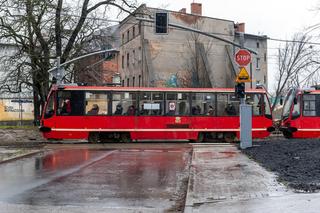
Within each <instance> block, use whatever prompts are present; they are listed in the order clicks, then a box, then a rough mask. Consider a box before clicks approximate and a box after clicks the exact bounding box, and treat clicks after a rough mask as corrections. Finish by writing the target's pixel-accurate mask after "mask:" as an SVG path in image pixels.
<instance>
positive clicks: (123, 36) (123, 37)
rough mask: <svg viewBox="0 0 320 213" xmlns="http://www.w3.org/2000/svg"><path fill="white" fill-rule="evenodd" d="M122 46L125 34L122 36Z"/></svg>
mask: <svg viewBox="0 0 320 213" xmlns="http://www.w3.org/2000/svg"><path fill="white" fill-rule="evenodd" d="M122 44H124V34H122Z"/></svg>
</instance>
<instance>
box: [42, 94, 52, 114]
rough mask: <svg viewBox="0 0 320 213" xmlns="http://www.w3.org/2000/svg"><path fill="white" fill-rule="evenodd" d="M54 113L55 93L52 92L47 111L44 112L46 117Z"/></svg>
mask: <svg viewBox="0 0 320 213" xmlns="http://www.w3.org/2000/svg"><path fill="white" fill-rule="evenodd" d="M53 114H54V94H51V95H50V98H49V101H48V103H47V107H46V111H45V113H44V118H51V117H52V116H53Z"/></svg>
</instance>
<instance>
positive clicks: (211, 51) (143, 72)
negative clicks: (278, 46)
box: [119, 3, 267, 88]
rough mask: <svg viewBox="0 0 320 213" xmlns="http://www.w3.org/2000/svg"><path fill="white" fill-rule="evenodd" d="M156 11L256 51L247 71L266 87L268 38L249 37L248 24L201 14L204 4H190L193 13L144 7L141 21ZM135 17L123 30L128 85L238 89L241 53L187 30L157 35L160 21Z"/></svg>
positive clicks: (139, 14) (140, 10)
mask: <svg viewBox="0 0 320 213" xmlns="http://www.w3.org/2000/svg"><path fill="white" fill-rule="evenodd" d="M156 12H167V13H168V16H169V22H170V23H174V24H179V25H183V26H186V27H190V28H194V29H198V30H201V31H203V32H206V33H210V34H213V35H215V36H219V37H221V38H223V39H226V40H229V41H231V42H235V43H239V42H240V35H241V34H244V46H245V47H248V48H250V49H252V50H254V51H255V52H256V53H257V54H252V62H251V64H249V65H248V66H247V67H246V69H247V70H248V73H250V74H251V75H250V76H251V79H252V80H253V82H251V83H246V84H247V85H246V87H255V86H256V84H257V83H259V84H263V85H264V86H265V87H266V88H267V37H266V36H257V35H250V34H246V33H245V30H244V28H245V26H244V24H236V23H235V22H234V21H230V20H223V19H217V18H211V17H205V16H202V5H201V4H199V3H192V4H191V14H188V13H186V9H185V8H183V9H181V10H180V11H179V12H176V11H168V10H162V9H156V8H150V7H147V6H146V5H141V6H140V7H139V8H138V9H137V10H136V11H135V13H134V14H135V15H134V16H136V17H143V18H148V19H153V18H154V16H155V13H156ZM134 16H133V15H129V16H128V17H126V18H125V19H124V20H123V21H122V22H121V23H120V26H119V32H120V48H119V72H120V74H121V79H122V85H123V86H141V87H234V81H235V79H236V74H237V73H238V71H239V67H238V66H237V65H236V64H235V61H234V54H235V52H236V51H237V50H238V48H237V47H234V46H232V45H231V44H228V43H226V42H223V41H220V40H217V39H214V38H210V37H206V36H203V35H199V34H197V33H193V32H190V31H186V30H181V29H177V28H173V27H169V29H168V34H165V35H159V34H156V33H155V23H150V22H143V21H138V20H137V19H136V18H135V17H134Z"/></svg>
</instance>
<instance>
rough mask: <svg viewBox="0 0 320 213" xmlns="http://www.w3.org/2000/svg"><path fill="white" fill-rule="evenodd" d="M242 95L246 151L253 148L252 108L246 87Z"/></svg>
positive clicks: (243, 132) (243, 147) (241, 126)
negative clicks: (246, 99)
mask: <svg viewBox="0 0 320 213" xmlns="http://www.w3.org/2000/svg"><path fill="white" fill-rule="evenodd" d="M240 45H241V47H243V46H244V34H243V33H241V34H240ZM242 84H244V83H242ZM238 85H239V83H238ZM238 85H237V86H238ZM238 91H239V89H238ZM242 93H243V94H241V96H240V148H241V149H246V148H249V147H252V106H251V105H250V104H246V102H245V98H246V95H245V85H244V86H243V91H242Z"/></svg>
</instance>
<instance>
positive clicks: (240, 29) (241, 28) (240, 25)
mask: <svg viewBox="0 0 320 213" xmlns="http://www.w3.org/2000/svg"><path fill="white" fill-rule="evenodd" d="M234 29H235V31H236V32H238V33H244V32H245V23H236V24H235V26H234Z"/></svg>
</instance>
